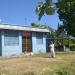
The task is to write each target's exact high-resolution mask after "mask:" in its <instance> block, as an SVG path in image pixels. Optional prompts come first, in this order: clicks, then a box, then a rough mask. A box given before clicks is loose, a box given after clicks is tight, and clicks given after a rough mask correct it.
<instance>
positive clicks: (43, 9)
mask: <svg viewBox="0 0 75 75" xmlns="http://www.w3.org/2000/svg"><path fill="white" fill-rule="evenodd" d="M36 13H37V14H38V16H39V18H38V19H39V20H40V19H41V18H42V16H43V15H44V14H47V15H53V14H54V13H55V9H54V3H53V2H52V0H45V2H38V6H37V8H36Z"/></svg>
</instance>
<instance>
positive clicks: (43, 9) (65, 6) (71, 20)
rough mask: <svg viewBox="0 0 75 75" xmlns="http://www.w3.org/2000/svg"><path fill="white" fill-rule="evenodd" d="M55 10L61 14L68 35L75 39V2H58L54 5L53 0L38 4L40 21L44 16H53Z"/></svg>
mask: <svg viewBox="0 0 75 75" xmlns="http://www.w3.org/2000/svg"><path fill="white" fill-rule="evenodd" d="M56 8H57V9H56ZM55 9H56V10H57V13H58V14H59V19H60V21H62V22H63V25H64V27H65V30H66V31H67V33H68V35H72V36H74V37H75V0H58V2H56V3H53V2H52V0H45V2H38V6H37V8H36V12H37V14H38V16H39V20H40V19H41V18H42V16H43V15H44V14H47V15H53V14H54V13H55Z"/></svg>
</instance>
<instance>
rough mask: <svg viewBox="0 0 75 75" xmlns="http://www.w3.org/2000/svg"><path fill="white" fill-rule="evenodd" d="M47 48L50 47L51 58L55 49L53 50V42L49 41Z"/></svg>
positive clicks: (53, 56)
mask: <svg viewBox="0 0 75 75" xmlns="http://www.w3.org/2000/svg"><path fill="white" fill-rule="evenodd" d="M49 48H50V54H51V57H52V58H55V51H54V43H53V42H52V41H51V43H50V44H49Z"/></svg>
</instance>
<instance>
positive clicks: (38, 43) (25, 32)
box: [0, 24, 49, 56]
mask: <svg viewBox="0 0 75 75" xmlns="http://www.w3.org/2000/svg"><path fill="white" fill-rule="evenodd" d="M47 33H49V30H48V29H44V28H32V27H25V26H16V25H8V24H0V56H11V55H19V54H22V53H25V52H33V53H39V52H43V53H46V51H47V50H46V49H47V48H46V44H47V42H46V35H47Z"/></svg>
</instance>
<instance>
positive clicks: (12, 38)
mask: <svg viewBox="0 0 75 75" xmlns="http://www.w3.org/2000/svg"><path fill="white" fill-rule="evenodd" d="M4 45H5V46H16V45H19V35H18V32H17V31H16V32H15V31H4Z"/></svg>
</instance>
